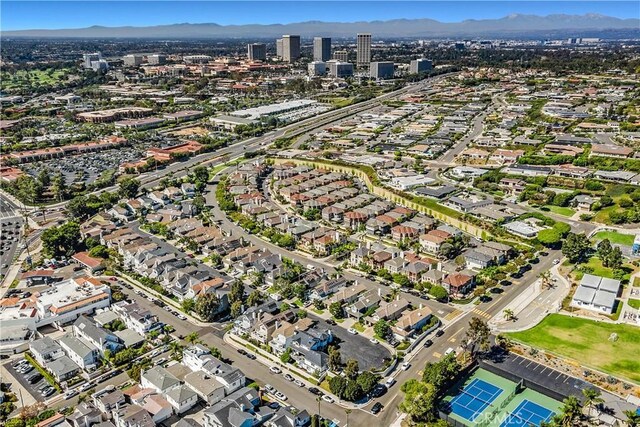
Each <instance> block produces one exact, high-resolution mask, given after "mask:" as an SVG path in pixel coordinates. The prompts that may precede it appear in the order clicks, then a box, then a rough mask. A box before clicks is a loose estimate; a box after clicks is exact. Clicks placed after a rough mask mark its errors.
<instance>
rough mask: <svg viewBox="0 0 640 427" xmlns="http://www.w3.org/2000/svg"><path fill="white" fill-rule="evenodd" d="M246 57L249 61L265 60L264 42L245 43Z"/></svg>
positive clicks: (265, 48)
mask: <svg viewBox="0 0 640 427" xmlns="http://www.w3.org/2000/svg"><path fill="white" fill-rule="evenodd" d="M247 57H248V58H249V61H266V60H267V45H266V44H264V43H249V44H248V45H247Z"/></svg>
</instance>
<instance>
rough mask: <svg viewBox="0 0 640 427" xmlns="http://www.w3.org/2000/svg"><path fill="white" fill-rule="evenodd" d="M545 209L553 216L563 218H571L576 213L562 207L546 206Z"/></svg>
mask: <svg viewBox="0 0 640 427" xmlns="http://www.w3.org/2000/svg"><path fill="white" fill-rule="evenodd" d="M545 208H548V209H549V210H550V211H551V212H553V213H555V214H558V215H563V216H573V214H575V213H576V211H574V210H573V209H571V208H566V207H563V206H552V205H546V206H545Z"/></svg>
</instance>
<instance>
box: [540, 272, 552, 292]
mask: <svg viewBox="0 0 640 427" xmlns="http://www.w3.org/2000/svg"><path fill="white" fill-rule="evenodd" d="M538 277H539V278H540V280H542V289H549V288H551V273H550V272H549V271H548V270H547V271H543V272H542V273H540V274H539V275H538Z"/></svg>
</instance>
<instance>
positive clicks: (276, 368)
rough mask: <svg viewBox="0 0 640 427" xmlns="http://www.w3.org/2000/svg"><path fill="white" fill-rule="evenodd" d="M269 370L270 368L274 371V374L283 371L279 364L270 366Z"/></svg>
mask: <svg viewBox="0 0 640 427" xmlns="http://www.w3.org/2000/svg"><path fill="white" fill-rule="evenodd" d="M269 370H270V371H271V372H272V373H274V374H279V373H281V372H282V371H281V370H280V368H278V367H277V366H272V367H270V368H269Z"/></svg>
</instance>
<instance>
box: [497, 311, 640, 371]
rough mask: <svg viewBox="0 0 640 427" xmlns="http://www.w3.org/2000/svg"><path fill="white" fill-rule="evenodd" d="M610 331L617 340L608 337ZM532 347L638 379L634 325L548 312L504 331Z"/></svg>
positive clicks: (639, 345)
mask: <svg viewBox="0 0 640 427" xmlns="http://www.w3.org/2000/svg"><path fill="white" fill-rule="evenodd" d="M612 333H616V334H617V335H618V340H617V341H615V342H613V341H609V337H610V335H611V334H612ZM507 335H509V336H510V337H511V338H513V339H515V340H517V341H521V342H523V343H525V344H528V345H531V346H533V347H537V348H541V349H544V350H548V351H551V352H553V353H556V354H558V355H561V356H565V357H568V358H571V359H574V360H576V361H578V362H580V363H581V364H584V365H586V366H591V367H593V368H595V369H599V370H601V371H603V372H606V373H610V374H612V375H615V376H620V377H624V378H627V379H629V380H631V381H634V382H636V383H640V359H638V357H637V356H638V354H639V353H640V334H639V333H638V329H637V327H636V326H631V325H624V324H612V323H604V322H595V321H593V320H588V319H581V318H578V317H569V316H564V315H561V314H550V315H548V316H547V317H546V318H545V319H544V320H543V321H542V322H540V324H538V325H537V326H535V327H534V328H532V329H529V330H527V331H522V332H514V333H510V334H507Z"/></svg>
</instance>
